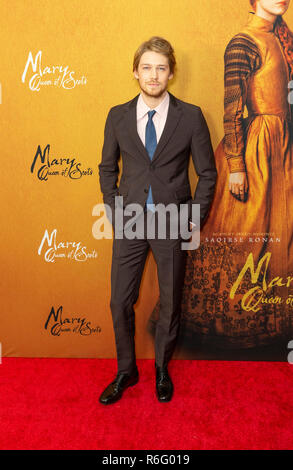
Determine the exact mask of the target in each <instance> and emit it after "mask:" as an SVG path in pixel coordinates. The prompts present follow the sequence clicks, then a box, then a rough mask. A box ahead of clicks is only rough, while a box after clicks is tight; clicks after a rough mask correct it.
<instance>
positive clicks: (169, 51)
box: [133, 36, 176, 73]
mask: <svg viewBox="0 0 293 470" xmlns="http://www.w3.org/2000/svg"><path fill="white" fill-rule="evenodd" d="M148 51H153V52H158V53H159V54H163V55H164V56H166V57H167V59H168V62H169V67H170V72H171V73H174V69H175V65H176V59H175V56H174V49H173V47H172V46H171V44H170V43H169V41H167V40H166V39H164V38H161V37H159V36H153V37H152V38H150V39H149V40H148V41H145V42H143V43H142V44H141V45H140V46H139V48H138V49H137V51H136V53H135V54H134V59H133V71H135V70H137V69H138V66H139V62H140V59H141V56H142V55H143V54H144V53H145V52H148Z"/></svg>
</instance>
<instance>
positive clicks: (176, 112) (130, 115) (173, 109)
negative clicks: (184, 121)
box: [124, 93, 182, 162]
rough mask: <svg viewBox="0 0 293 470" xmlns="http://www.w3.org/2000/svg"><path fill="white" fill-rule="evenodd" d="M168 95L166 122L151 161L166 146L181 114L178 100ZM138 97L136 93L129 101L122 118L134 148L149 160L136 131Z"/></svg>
mask: <svg viewBox="0 0 293 470" xmlns="http://www.w3.org/2000/svg"><path fill="white" fill-rule="evenodd" d="M169 95H170V103H169V109H168V115H167V120H166V124H165V127H164V130H163V133H162V135H161V138H160V140H159V143H158V145H157V148H156V151H155V153H154V156H153V159H152V161H154V160H156V159H157V158H158V157H159V155H160V154H161V153H162V151H163V150H164V148H165V147H166V145H167V143H168V142H169V140H170V138H171V137H172V135H173V134H174V132H175V129H176V127H177V125H178V123H179V120H180V118H181V115H182V110H181V108H180V106H179V105H178V102H177V100H176V98H175V96H173V95H172V94H171V93H169ZM138 97H139V95H137V96H136V97H135V98H134V99H133V100H132V101H131V102H130V103H129V107H128V110H127V111H126V113H125V116H124V119H125V124H126V127H127V129H128V132H129V134H130V137H131V139H132V141H133V143H134V144H135V146H136V148H137V149H138V150H139V152H140V153H141V155H142V156H143V157H144V158H145V159H146V160H147V161H148V162H149V161H150V157H149V155H148V153H147V151H146V149H145V147H144V145H143V143H142V141H141V140H140V137H139V135H138V133H137V119H136V104H137V100H138Z"/></svg>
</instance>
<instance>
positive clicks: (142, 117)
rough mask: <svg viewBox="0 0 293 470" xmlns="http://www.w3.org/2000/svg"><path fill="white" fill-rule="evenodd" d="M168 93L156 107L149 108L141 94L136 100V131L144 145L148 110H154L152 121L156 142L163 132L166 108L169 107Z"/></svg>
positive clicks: (166, 113)
mask: <svg viewBox="0 0 293 470" xmlns="http://www.w3.org/2000/svg"><path fill="white" fill-rule="evenodd" d="M169 102H170V95H169V93H168V92H167V93H166V96H165V98H164V99H163V101H161V103H160V104H159V105H158V106H157V107H156V108H153V109H151V108H149V106H148V105H147V104H146V103H145V102H144V100H143V97H142V95H141V94H140V95H139V97H138V100H137V105H136V118H137V133H138V135H139V137H140V139H141V141H142V143H143V145H144V146H145V129H146V125H147V122H148V119H149V117H148V112H149V111H156V112H155V114H154V116H153V123H154V126H155V129H156V134H157V143H158V142H159V140H160V138H161V135H162V133H163V130H164V127H165V124H166V120H167V115H168V109H169Z"/></svg>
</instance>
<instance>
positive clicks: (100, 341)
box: [0, 0, 293, 360]
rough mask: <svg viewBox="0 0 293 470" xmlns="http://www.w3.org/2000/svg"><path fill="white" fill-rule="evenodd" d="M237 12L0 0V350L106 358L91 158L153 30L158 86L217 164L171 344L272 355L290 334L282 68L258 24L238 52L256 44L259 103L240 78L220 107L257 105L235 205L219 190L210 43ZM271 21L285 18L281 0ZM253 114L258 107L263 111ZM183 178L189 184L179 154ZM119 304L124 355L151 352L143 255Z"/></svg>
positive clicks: (292, 16)
mask: <svg viewBox="0 0 293 470" xmlns="http://www.w3.org/2000/svg"><path fill="white" fill-rule="evenodd" d="M250 10H251V6H250V2H249V1H248V0H247V1H246V0H225V1H221V2H219V1H218V0H196V1H195V0H193V1H192V0H182V1H181V2H178V1H176V0H169V1H168V2H166V1H164V0H156V1H155V0H146V1H140V0H127V1H126V0H115V1H114V0H104V1H99V0H83V1H80V0H50V1H47V0H38V1H37V0H30V1H26V0H10V1H8V0H6V1H5V0H4V1H2V2H1V4H0V12H1V28H0V41H1V69H0V70H1V72H0V116H1V165H2V171H1V176H2V183H1V194H2V198H1V200H2V204H1V220H2V230H1V236H2V242H1V266H2V276H1V315H0V342H1V344H2V354H3V356H16V357H17V356H27V357H34V356H35V357H81V358H82V357H93V358H112V357H115V354H116V349H115V341H114V333H113V327H112V318H111V311H110V305H109V302H110V270H111V257H112V239H110V238H104V239H97V238H95V224H97V223H98V221H99V217H100V215H99V211H98V210H97V207H98V206H97V205H98V204H101V203H102V201H103V198H102V194H101V191H100V185H99V176H98V165H99V163H100V162H101V150H102V146H103V137H104V126H105V120H106V117H107V114H108V111H109V109H110V108H111V107H112V106H115V105H117V104H121V103H125V102H127V101H129V100H130V99H132V98H133V97H134V96H136V95H137V94H138V93H139V88H138V84H137V82H136V80H135V78H134V77H133V73H132V62H133V55H134V52H135V51H136V49H137V47H138V46H139V45H140V44H141V43H142V42H143V41H145V40H147V39H149V38H150V37H151V36H154V35H158V36H162V37H164V38H166V39H167V40H168V41H170V42H171V44H172V46H173V47H174V49H175V55H176V60H177V68H176V72H175V76H174V78H173V80H172V81H171V82H170V88H169V90H170V92H171V93H172V94H174V95H175V96H176V97H178V98H180V99H181V100H183V101H186V102H190V103H193V104H196V105H198V106H200V107H201V109H202V111H203V113H204V116H205V118H206V121H207V123H208V126H209V129H210V133H211V138H212V143H213V146H214V150H215V153H216V163H217V168H218V173H219V178H218V184H217V188H216V196H215V200H214V204H213V209H212V212H211V216H210V220H211V218H212V220H214V221H215V225H213V222H208V225H207V227H208V228H207V229H206V232H203V234H202V243H201V249H199V250H195V251H194V252H190V253H189V255H188V265H187V271H186V278H185V280H184V293H183V294H184V295H183V304H182V325H181V326H182V328H181V335H180V339H179V342H178V348H177V350H176V353H175V355H174V357H177V358H211V357H215V358H227V359H237V358H239V357H240V355H241V358H243V359H256V358H259V357H260V356H259V354H262V357H263V358H264V359H266V360H272V359H280V360H282V357H284V360H286V356H285V354H284V344H285V342H287V343H288V339H290V335H291V334H292V338H293V332H292V312H293V300H292V302H291V299H292V298H293V292H292V290H291V281H292V279H291V278H290V275H291V276H292V277H293V266H292V246H291V245H292V232H291V228H292V227H291V225H292V226H293V224H292V222H293V221H292V214H291V212H292V198H293V196H292V191H293V190H292V187H293V183H292V181H293V180H292V179H291V176H290V175H291V173H292V166H291V158H292V157H291V153H292V151H291V137H292V134H291V133H290V132H291V127H290V125H291V124H290V116H283V114H282V113H283V112H285V111H284V109H285V108H286V104H285V103H284V99H283V96H284V93H285V94H286V95H288V93H289V91H290V90H289V89H288V83H289V81H290V72H291V69H290V64H289V63H288V59H287V57H288V51H287V55H286V51H284V50H283V48H284V45H282V41H281V39H282V38H281V39H280V38H279V37H278V38H277V41H278V47H279V50H278V51H277V50H276V49H274V48H275V47H276V44H277V42H276V39H275V38H274V39H273V38H272V36H273V35H274V34H275V33H274V31H273V32H272V31H269V30H267V29H266V27H265V25H264V24H255V25H254V26H255V29H256V30H254V31H252V32H251V30H250V33H251V36H250V40H251V41H254V42H255V44H256V46H255V50H254V48H253V46H251V48H250V49H251V50H254V64H255V63H256V60H257V54H258V55H259V57H260V60H261V59H262V60H263V61H264V59H265V58H266V57H267V54H269V56H270V64H269V67H270V68H269V70H266V64H265V63H262V65H261V66H262V73H263V75H262V76H259V75H257V77H258V78H259V81H257V83H256V86H257V87H258V90H259V93H260V90H261V84H263V87H264V89H265V87H266V86H268V84H270V86H271V88H270V89H269V90H266V91H265V92H264V93H263V95H262V99H263V96H265V97H267V99H268V100H270V103H269V105H268V110H267V109H266V106H265V103H264V109H259V108H257V106H258V103H253V100H256V99H257V97H256V96H255V94H254V92H253V90H252V89H251V88H252V87H251V88H250V90H249V89H245V93H244V90H242V91H243V95H242V96H239V97H238V105H239V106H238V109H237V111H235V115H237V116H238V117H239V115H241V111H242V110H241V106H242V104H241V99H242V98H243V106H244V104H245V102H244V95H245V96H246V95H247V96H249V97H250V101H249V103H250V104H249V106H250V110H249V112H250V111H251V110H252V111H251V112H252V114H258V115H259V119H258V120H256V121H255V120H254V121H253V120H252V119H249V122H248V124H247V129H246V130H245V131H244V134H245V139H246V140H245V139H244V140H245V141H244V142H243V146H245V145H246V146H247V147H249V150H247V152H248V153H249V158H248V157H247V161H246V166H249V165H250V167H249V168H247V174H248V177H249V178H250V180H249V184H250V187H251V188H252V190H251V193H250V194H249V196H250V199H248V201H246V202H243V201H239V200H237V199H236V198H234V197H233V196H231V194H230V193H229V187H228V177H229V174H228V165H227V161H226V158H225V153H224V150H223V137H224V126H223V116H224V85H225V83H224V53H225V50H226V47H227V45H228V43H229V41H230V40H231V38H232V37H233V36H235V34H237V33H239V32H240V31H244V28H245V27H246V24H247V21H248V18H249V15H250V14H249V11H250ZM284 19H285V20H286V22H287V24H288V25H289V26H290V25H292V27H293V6H291V7H289V9H288V12H287V13H286V15H285V16H284ZM246 34H247V35H248V36H249V30H246ZM284 34H285V33H284ZM284 34H283V36H284ZM253 35H254V36H253ZM265 35H267V36H265ZM268 37H269V38H270V40H271V41H275V42H276V44H275V43H274V45H273V46H270V44H269V41H268V39H267V38H268ZM270 47H271V49H270ZM289 52H290V51H289ZM278 53H279V54H280V53H282V57H283V58H282V60H283V62H282V63H279V64H278V70H279V72H278V74H279V75H278V77H277V78H276V77H275V76H272V74H273V73H276V68H275V69H274V66H273V65H274V60H276V61H277V60H280V57H279V56H278ZM274 54H276V57H274ZM238 59H239V57H238V58H237V56H235V61H234V62H235V64H234V65H235V67H236V68H237V61H238ZM239 60H240V62H241V60H242V59H241V58H240V59H239ZM240 65H241V64H240ZM232 68H233V66H232ZM259 70H260V69H258V71H259ZM274 70H275V72H274ZM233 73H236V71H235V70H234V72H232V75H233ZM270 73H271V75H270ZM284 74H285V75H284ZM261 80H262V81H261ZM272 84H273V87H272ZM226 85H227V84H226ZM281 87H283V88H282V89H281ZM284 87H285V90H284ZM229 96H230V95H229ZM231 96H233V91H232V95H231ZM247 96H246V98H247ZM226 98H227V97H226ZM260 98H261V97H260ZM227 99H228V100H229V98H227ZM282 100H283V101H282ZM232 101H233V99H231V102H232ZM262 103H263V101H262ZM234 104H235V97H234ZM225 105H227V100H226V103H225ZM253 106H254V107H253ZM282 106H283V108H282ZM255 108H257V112H256V111H255ZM226 111H227V108H226ZM231 112H233V110H232V111H231ZM239 113H240V114H239ZM245 113H246V114H245V117H246V118H247V109H246V108H245ZM266 113H268V114H271V115H272V116H274V117H272V116H271V118H270V119H267V120H265V118H264V117H261V115H262V114H266ZM250 117H251V116H250ZM248 118H249V116H248ZM245 122H246V121H245ZM235 125H236V124H235ZM243 126H244V121H243ZM249 132H250V134H249ZM236 140H237V137H236ZM280 142H281V143H280ZM260 146H261V148H262V150H261V151H260ZM244 153H245V150H244ZM249 162H250V163H249ZM119 165H120V167H121V166H122V164H121V161H120V163H119ZM190 182H191V188H192V192H194V190H195V188H196V182H197V176H196V173H195V170H194V168H193V166H192V164H191V163H190ZM264 182H265V184H264ZM249 238H250V239H251V240H250V241H249ZM291 268H292V269H291ZM290 269H291V270H290ZM277 278H278V279H277ZM292 285H293V283H292ZM274 289H275V290H274ZM135 311H136V353H137V357H138V358H153V357H154V347H153V342H154V330H155V325H156V320H157V316H158V312H159V290H158V281H157V270H156V264H155V261H154V258H153V255H152V253H151V252H150V253H149V255H148V258H147V262H146V266H145V271H144V274H143V279H142V284H141V289H140V297H139V300H138V302H137V304H136V306H135ZM287 343H286V344H287ZM279 345H280V346H279ZM282 348H283V349H282ZM260 351H261V353H260ZM282 354H283V356H282Z"/></svg>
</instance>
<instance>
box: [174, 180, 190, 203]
mask: <svg viewBox="0 0 293 470" xmlns="http://www.w3.org/2000/svg"><path fill="white" fill-rule="evenodd" d="M175 197H176V199H177V200H178V201H180V202H182V201H188V199H190V198H191V190H190V186H189V184H185V185H184V186H181V188H178V189H176V190H175Z"/></svg>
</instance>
